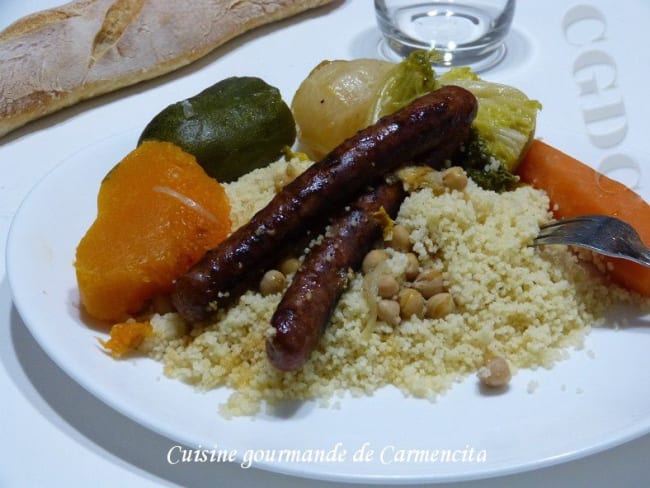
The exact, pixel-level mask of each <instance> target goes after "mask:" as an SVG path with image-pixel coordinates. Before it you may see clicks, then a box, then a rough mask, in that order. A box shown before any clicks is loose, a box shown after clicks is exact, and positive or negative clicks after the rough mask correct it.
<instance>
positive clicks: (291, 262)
mask: <svg viewBox="0 0 650 488" xmlns="http://www.w3.org/2000/svg"><path fill="white" fill-rule="evenodd" d="M279 268H280V272H281V273H282V274H284V275H285V276H288V275H290V274H293V273H295V272H296V271H298V268H300V261H299V260H298V259H296V258H287V259H283V260H282V262H281V263H280V266H279Z"/></svg>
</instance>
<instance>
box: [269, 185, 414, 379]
mask: <svg viewBox="0 0 650 488" xmlns="http://www.w3.org/2000/svg"><path fill="white" fill-rule="evenodd" d="M404 196H405V192H404V190H403V189H402V184H401V183H393V184H387V183H383V184H381V185H380V186H378V187H377V189H375V190H372V191H370V192H368V193H365V194H363V195H362V196H361V197H359V198H358V199H357V200H356V201H355V202H354V203H352V204H351V205H350V208H349V210H347V211H345V213H343V214H342V215H341V216H339V217H338V218H336V219H335V220H334V221H333V222H332V224H331V225H330V226H329V228H328V230H327V233H326V234H325V236H324V237H323V239H322V240H321V241H320V243H318V244H317V245H316V246H314V247H313V248H312V249H311V250H310V251H309V254H308V255H307V257H306V258H305V261H304V262H303V264H302V266H301V267H300V269H299V270H298V271H297V272H296V274H295V275H294V277H293V280H292V282H291V285H289V288H287V290H286V292H285V293H284V297H283V298H282V300H281V302H280V304H279V305H278V308H277V309H276V311H275V313H274V314H273V317H272V318H271V325H272V326H273V327H274V328H275V331H276V333H275V335H274V336H273V337H272V338H270V339H269V340H268V341H267V342H266V352H267V355H268V357H269V360H270V361H271V363H272V364H273V365H274V366H275V367H276V368H278V369H281V370H284V371H293V370H297V369H300V368H302V366H303V365H304V364H305V362H306V361H307V360H308V359H309V356H310V355H311V353H312V351H313V350H314V349H315V348H316V346H317V344H318V340H319V338H320V336H321V334H322V332H323V330H324V329H325V327H326V325H327V323H328V322H329V319H330V316H331V315H332V312H333V311H334V308H335V306H336V303H337V301H338V299H339V297H340V296H341V293H343V291H344V290H345V288H346V287H347V283H348V274H349V272H350V270H357V269H358V268H359V266H360V265H361V261H362V260H363V257H364V256H365V255H366V254H367V253H368V251H369V250H370V247H371V246H372V244H373V242H374V241H376V240H377V238H378V237H379V236H380V235H381V231H382V227H383V223H384V222H383V221H382V219H381V217H380V216H379V211H380V210H381V208H382V207H383V208H384V210H386V212H387V213H388V214H389V215H390V216H391V217H392V218H394V217H395V215H396V214H397V211H398V210H399V207H400V204H401V203H402V200H403V199H404Z"/></svg>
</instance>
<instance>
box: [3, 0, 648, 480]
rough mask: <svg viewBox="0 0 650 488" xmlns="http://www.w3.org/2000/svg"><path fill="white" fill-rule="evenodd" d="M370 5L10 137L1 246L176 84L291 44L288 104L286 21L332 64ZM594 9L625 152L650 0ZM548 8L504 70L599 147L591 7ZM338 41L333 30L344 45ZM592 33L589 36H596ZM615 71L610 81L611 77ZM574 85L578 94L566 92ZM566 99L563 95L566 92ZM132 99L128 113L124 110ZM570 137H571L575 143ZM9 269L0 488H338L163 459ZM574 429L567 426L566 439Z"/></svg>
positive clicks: (606, 469)
mask: <svg viewBox="0 0 650 488" xmlns="http://www.w3.org/2000/svg"><path fill="white" fill-rule="evenodd" d="M370 3H371V2H361V1H356V0H355V2H351V1H350V0H348V1H347V2H338V3H337V4H336V6H335V7H334V8H325V9H322V10H320V11H318V12H316V13H313V14H307V15H302V16H300V17H298V18H297V19H294V20H290V21H286V22H282V23H280V24H278V25H277V26H271V27H268V28H263V29H259V30H257V31H256V32H254V33H251V34H249V35H246V36H244V37H243V38H241V39H240V40H237V41H235V42H234V43H231V44H229V45H228V46H226V47H224V48H222V49H220V50H218V51H217V52H216V53H215V54H213V55H210V56H208V57H207V58H206V59H205V60H202V61H200V62H198V63H196V64H195V65H194V66H191V67H188V68H186V69H183V70H181V71H180V72H178V73H176V74H172V75H169V76H166V77H163V78H162V79H160V80H155V81H152V82H150V83H145V84H143V85H141V86H137V87H133V88H129V89H126V90H123V91H122V92H120V93H117V94H111V95H108V96H104V97H101V98H99V99H97V100H93V101H89V102H86V103H83V104H80V105H79V106H76V107H73V108H71V109H68V110H65V111H63V112H61V113H60V114H56V115H54V116H51V117H48V118H46V119H44V120H42V121H39V122H36V123H34V124H31V125H30V126H29V127H27V128H25V129H22V130H19V131H17V132H15V133H13V134H11V135H9V136H7V137H5V138H3V139H0V242H1V244H0V245H1V246H2V247H1V248H0V251H2V253H1V254H4V241H5V236H6V234H7V232H8V228H9V225H10V221H11V218H12V216H13V214H14V212H15V211H16V209H17V207H18V205H19V204H20V202H21V201H22V199H23V198H24V197H25V195H26V194H27V192H28V191H29V189H30V188H31V186H32V185H33V184H34V183H36V182H37V181H38V180H39V179H40V178H41V177H43V176H44V175H45V174H46V173H47V172H48V171H49V170H50V169H51V168H53V167H54V166H56V164H57V163H58V162H60V161H62V160H64V159H65V158H66V157H68V156H69V155H70V154H72V153H74V152H75V151H78V150H79V149H80V148H82V147H84V146H86V145H90V144H92V143H93V142H95V141H98V140H100V139H104V138H105V137H106V136H109V135H111V134H114V133H119V132H122V131H124V130H125V129H129V128H137V127H143V126H144V124H145V123H146V121H147V120H149V119H150V117H151V116H152V115H153V113H152V112H151V109H150V107H151V106H158V107H161V108H162V107H163V106H165V105H167V104H168V103H171V102H172V101H175V100H177V99H178V98H179V93H178V91H177V90H176V89H175V87H177V86H178V83H179V81H180V80H181V79H182V80H184V82H185V85H184V86H187V84H188V80H189V81H190V84H191V86H190V88H189V92H188V93H186V94H184V95H182V96H189V95H192V94H194V93H195V92H197V91H199V90H200V89H202V88H204V87H205V86H207V85H208V84H211V83H212V82H214V81H216V80H217V79H220V78H223V77H226V76H229V75H231V74H235V73H228V72H226V71H225V70H226V69H227V66H228V65H227V64H223V65H220V63H219V60H221V59H222V58H229V57H233V56H235V55H236V53H237V48H238V47H239V46H240V45H243V43H244V42H251V41H253V40H256V39H260V38H261V37H264V39H265V40H268V42H270V43H276V44H277V46H278V48H283V49H286V57H287V61H286V64H285V65H283V66H282V67H280V68H281V72H282V74H281V75H280V74H279V75H278V79H277V80H274V79H268V81H269V82H270V83H272V84H277V85H279V86H282V87H283V91H284V92H285V93H284V95H285V98H287V99H290V97H291V94H292V92H293V90H294V89H295V86H297V84H298V83H299V81H300V80H301V79H302V78H303V77H304V76H305V75H306V72H305V70H304V67H303V66H302V64H301V63H298V62H295V63H293V62H292V53H291V49H292V46H282V44H281V35H280V34H281V30H282V29H283V28H297V27H300V28H303V29H305V31H306V32H309V33H310V34H311V36H310V39H309V45H308V47H309V49H311V51H312V52H311V54H310V55H311V56H312V57H313V64H312V65H315V64H316V63H317V62H318V61H319V60H320V59H324V58H335V57H348V58H349V57H360V56H364V55H372V54H373V53H372V50H373V48H374V44H373V42H375V40H376V38H375V34H374V31H373V26H374V23H373V21H374V19H373V14H372V8H371V5H370ZM591 3H592V4H594V5H596V6H601V7H602V9H603V11H605V12H606V13H607V16H606V21H607V23H606V25H607V35H606V36H605V37H604V39H602V40H600V41H599V44H598V45H597V46H596V47H597V48H598V49H600V50H602V51H604V52H608V53H609V54H611V55H612V56H613V57H614V58H615V59H616V62H617V70H618V71H617V73H616V74H617V76H616V78H615V81H614V82H613V84H614V85H615V88H617V89H618V90H620V93H619V94H620V95H621V96H622V97H623V98H624V99H625V101H626V105H625V106H626V109H627V116H628V117H629V122H628V126H629V127H628V136H627V139H626V141H625V144H626V145H627V146H626V147H633V148H638V147H642V146H644V145H646V144H645V142H646V141H645V140H644V135H643V133H644V132H645V131H647V129H646V127H647V125H645V124H644V126H641V123H642V122H643V121H644V118H645V117H644V113H643V112H644V110H647V108H648V107H647V103H645V102H644V99H643V98H642V97H641V95H642V94H643V93H644V86H643V85H644V83H643V82H644V80H647V70H648V66H650V59H649V58H648V53H647V52H644V50H643V49H637V50H635V52H634V53H633V54H632V53H630V51H629V50H628V49H629V47H630V45H631V44H630V43H629V42H628V41H629V39H628V37H627V36H629V35H630V32H631V31H633V30H636V28H635V27H634V26H636V25H641V24H643V25H645V24H646V23H647V21H648V20H650V12H649V10H648V6H647V5H646V4H644V3H643V2H631V1H630V2H629V3H630V5H629V6H628V8H626V12H632V11H634V12H635V15H634V17H635V18H634V19H626V18H624V17H623V13H619V12H617V11H615V10H612V4H611V3H609V2H605V1H604V0H601V1H600V2H591ZM633 3H634V6H632V4H633ZM543 4H544V6H543V7H542V2H533V1H532V0H529V1H525V0H523V1H520V2H519V6H518V12H517V15H516V17H515V24H514V30H513V33H512V35H511V37H510V38H509V47H510V49H511V52H510V57H509V60H508V61H507V62H506V63H504V65H503V66H501V67H499V68H497V69H496V70H495V72H494V73H495V76H496V77H500V78H503V79H504V80H506V81H508V82H509V83H511V84H513V85H516V86H520V87H521V88H523V89H524V90H525V91H526V92H527V93H529V94H530V95H531V96H533V97H535V98H538V99H540V100H542V102H543V103H544V106H545V109H544V113H543V114H544V115H543V117H542V118H541V119H540V132H543V131H544V130H545V129H555V130H557V127H549V126H550V125H551V124H550V123H548V122H545V121H549V120H550V121H558V120H561V121H562V126H563V127H570V128H571V129H570V130H571V131H573V132H572V134H573V135H574V136H575V137H576V138H581V140H582V142H583V143H584V141H587V142H588V138H587V137H586V131H587V130H588V128H587V127H585V124H584V119H583V116H582V113H581V112H580V110H579V109H580V107H581V103H580V101H579V100H578V98H577V95H578V91H577V88H576V86H577V83H576V78H575V77H574V73H573V66H574V62H575V59H576V58H577V57H578V56H579V55H580V54H581V53H584V52H585V51H587V50H588V49H589V48H590V47H589V46H584V45H583V46H577V45H572V44H570V43H569V42H563V40H564V41H566V39H565V38H563V37H562V18H563V16H564V14H565V12H566V11H568V9H569V8H571V7H572V6H575V5H578V4H580V2H568V1H560V0H554V1H549V2H544V3H543ZM54 5H56V2H52V1H45V0H32V1H30V2H19V1H10V0H5V1H3V2H2V8H1V9H0V28H2V27H5V26H7V25H8V24H9V23H11V22H12V21H14V20H16V19H17V18H19V17H21V16H22V15H25V14H27V13H29V12H30V11H34V10H37V9H41V8H46V7H50V6H54ZM634 7H637V8H636V9H635V8H634ZM337 16H340V18H343V16H345V18H350V17H351V18H353V19H355V25H354V29H351V30H350V32H344V31H345V29H343V28H342V29H341V30H340V32H339V31H337V30H336V29H332V28H331V26H332V22H330V24H327V25H329V27H322V26H324V25H326V22H327V20H328V19H335V18H336V17H337ZM356 22H358V24H356ZM592 27H593V28H598V27H599V26H598V25H595V26H592ZM576 35H579V33H578V34H576ZM329 36H334V41H333V40H332V39H330V38H329ZM544 36H552V38H553V39H558V40H557V41H554V42H549V43H545V42H542V41H540V39H544ZM584 36H587V37H588V33H587V34H584ZM583 38H585V37H583ZM348 40H349V42H344V41H348ZM301 48H302V49H305V46H302V47H301ZM303 58H304V57H303ZM270 62H271V61H270V60H266V59H258V60H255V61H254V62H252V63H251V70H254V69H259V70H260V72H271V71H272V69H270V67H269V66H267V65H268V63H270ZM531 69H532V70H537V71H536V73H535V76H530V70H531ZM222 70H223V71H222ZM248 74H255V72H254V71H251V72H250V73H248ZM1 76H2V67H0V77H1ZM577 76H579V74H578V75H577ZM603 76H611V73H608V72H606V73H604V74H603ZM486 77H488V76H487V75H486ZM288 80H289V81H288ZM292 83H293V85H292ZM567 92H568V97H567V96H565V95H566V94H567ZM555 94H560V95H559V96H558V97H557V99H555V98H554V95H555ZM566 100H569V101H574V103H571V102H568V103H567V102H566ZM125 101H126V102H127V103H128V107H129V113H126V114H125V113H124V104H123V102H125ZM154 101H155V103H154ZM588 102H589V101H588V100H587V102H586V103H588ZM644 103H645V106H644ZM116 121H119V124H118V125H119V126H116ZM569 139H570V138H568V139H567V140H566V141H561V143H564V144H567V145H569V144H570V140H569ZM609 152H611V151H609ZM609 152H608V150H602V151H601V150H598V149H594V155H595V157H602V158H604V157H606V156H607V155H608V154H609ZM645 163H647V161H645ZM640 164H641V171H645V170H646V167H645V166H643V163H640ZM0 266H1V267H0V360H1V362H0V364H1V365H2V368H1V369H0V392H1V393H0V440H1V442H0V487H5V486H6V487H23V486H89V485H90V486H92V485H94V486H125V487H130V486H133V487H143V486H161V485H171V486H173V485H179V486H261V485H263V486H269V487H273V486H277V487H280V486H282V487H291V486H304V487H322V486H331V484H329V483H325V482H318V481H306V480H300V479H295V478H289V477H285V476H281V475H276V474H270V473H266V472H262V471H258V470H246V471H245V470H242V469H240V468H239V467H237V466H234V465H233V466H231V465H199V464H192V465H176V466H170V465H168V464H167V463H166V461H165V458H166V453H167V451H168V449H169V448H170V447H171V446H172V445H173V444H174V442H173V441H172V440H170V439H167V438H164V437H161V436H159V435H158V434H156V433H154V432H152V431H150V430H147V429H146V428H144V427H141V426H140V425H138V424H136V423H134V422H132V421H131V420H129V419H128V418H126V417H124V416H123V415H121V414H120V413H118V412H116V411H115V410H113V409H111V408H110V407H108V406H106V405H105V404H104V403H102V402H100V401H99V400H97V399H95V398H94V397H93V396H92V395H90V394H89V393H87V392H86V391H85V390H84V389H83V388H81V387H80V386H79V385H77V384H76V383H75V382H74V381H73V380H71V379H70V378H69V377H68V376H67V375H66V374H65V373H64V372H63V371H61V370H60V369H59V368H58V367H57V366H56V365H55V364H54V363H53V362H52V361H51V360H50V359H49V358H48V357H47V355H46V354H45V353H44V352H43V351H42V350H41V348H40V347H39V345H38V344H37V343H36V342H35V341H34V339H33V338H32V336H31V335H30V333H29V332H28V331H27V329H26V328H25V326H24V324H23V323H22V321H21V319H20V317H19V316H18V314H17V312H16V310H15V309H14V308H13V307H12V303H11V297H10V290H9V286H8V284H7V280H6V277H5V272H4V270H5V268H4V263H2V264H0ZM52 326H53V327H56V324H52ZM61 333H65V331H61ZM638 374H639V381H640V388H647V372H639V373H638ZM570 435H571V433H570V432H567V436H570ZM648 452H650V436H645V437H642V438H640V439H637V440H633V441H631V442H629V443H627V444H624V445H622V446H620V447H616V448H613V449H611V450H609V451H606V452H604V453H599V454H595V455H592V456H590V457H587V458H585V459H581V460H578V461H574V462H571V463H567V464H562V465H559V466H554V467H550V468H545V469H540V470H537V471H533V472H530V473H524V474H518V475H513V476H510V477H505V478H499V479H491V480H485V481H481V482H479V481H477V482H466V483H460V484H455V485H453V486H458V487H465V486H475V487H478V488H483V487H485V488H487V487H496V486H500V487H515V486H517V487H519V486H527V487H537V486H540V487H541V486H549V485H555V486H560V487H563V486H592V487H603V488H604V487H610V486H623V487H637V486H645V485H646V484H647V480H648V479H650V465H649V464H648V462H647V453H648Z"/></svg>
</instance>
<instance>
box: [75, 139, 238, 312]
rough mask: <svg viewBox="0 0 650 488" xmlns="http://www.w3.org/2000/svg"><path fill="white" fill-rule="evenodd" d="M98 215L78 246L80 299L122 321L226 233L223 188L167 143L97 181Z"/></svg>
mask: <svg viewBox="0 0 650 488" xmlns="http://www.w3.org/2000/svg"><path fill="white" fill-rule="evenodd" d="M97 207H98V208H97V210H98V211H97V218H96V220H95V222H94V223H93V224H92V226H91V227H90V229H89V230H88V232H87V233H86V235H85V236H84V237H83V239H82V240H81V242H80V243H79V246H78V247H77V253H76V261H75V269H76V273H77V282H78V284H79V292H80V296H81V303H82V304H83V306H84V307H85V309H86V311H87V312H88V314H90V315H91V316H92V317H94V318H97V319H100V320H105V321H111V322H119V321H123V320H125V319H126V318H128V317H129V316H132V315H133V314H135V313H137V312H138V311H140V310H141V309H142V307H143V306H144V304H145V303H146V302H147V300H149V299H150V298H152V297H154V296H156V295H157V294H161V293H165V292H168V291H169V290H170V289H171V286H172V283H173V281H174V280H175V279H176V278H178V277H179V276H181V275H182V274H183V273H185V272H186V271H187V270H188V269H189V268H190V267H191V266H192V265H193V264H195V263H196V262H197V261H198V260H199V259H200V258H201V257H202V256H203V255H204V254H205V252H206V251H207V250H209V249H212V248H214V247H216V246H217V245H218V244H219V243H220V242H221V241H222V240H223V239H225V238H226V236H227V235H228V233H229V232H230V225H231V224H230V205H229V202H228V197H227V195H226V193H225V190H224V188H223V187H222V186H221V185H220V184H219V183H218V182H217V181H216V180H214V179H213V178H211V177H209V176H208V175H207V174H206V173H205V171H204V170H203V168H201V166H199V164H198V163H197V162H196V160H195V159H194V157H193V156H192V155H190V154H188V153H186V152H184V151H183V150H181V149H180V148H179V147H177V146H175V145H174V144H172V143H168V142H158V141H149V142H145V143H143V144H141V145H140V146H139V147H138V148H137V149H135V150H134V151H132V152H131V153H130V154H129V155H127V156H126V157H125V158H124V159H123V160H122V161H121V162H120V163H119V164H118V165H117V166H116V167H115V168H113V169H112V170H111V171H110V172H109V173H108V175H106V177H105V178H104V180H103V181H102V184H101V187H100V190H99V196H98V202H97Z"/></svg>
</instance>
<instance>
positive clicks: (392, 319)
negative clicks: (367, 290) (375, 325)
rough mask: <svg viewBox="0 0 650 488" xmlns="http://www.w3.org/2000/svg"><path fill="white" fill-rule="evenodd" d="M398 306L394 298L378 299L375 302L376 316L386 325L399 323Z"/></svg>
mask: <svg viewBox="0 0 650 488" xmlns="http://www.w3.org/2000/svg"><path fill="white" fill-rule="evenodd" d="M399 315H400V307H399V303H397V302H396V301H395V300H379V302H378V303H377V318H378V319H379V320H383V321H384V322H386V323H387V324H388V325H399V323H400V321H401V320H402V319H401V318H400V316H399Z"/></svg>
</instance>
